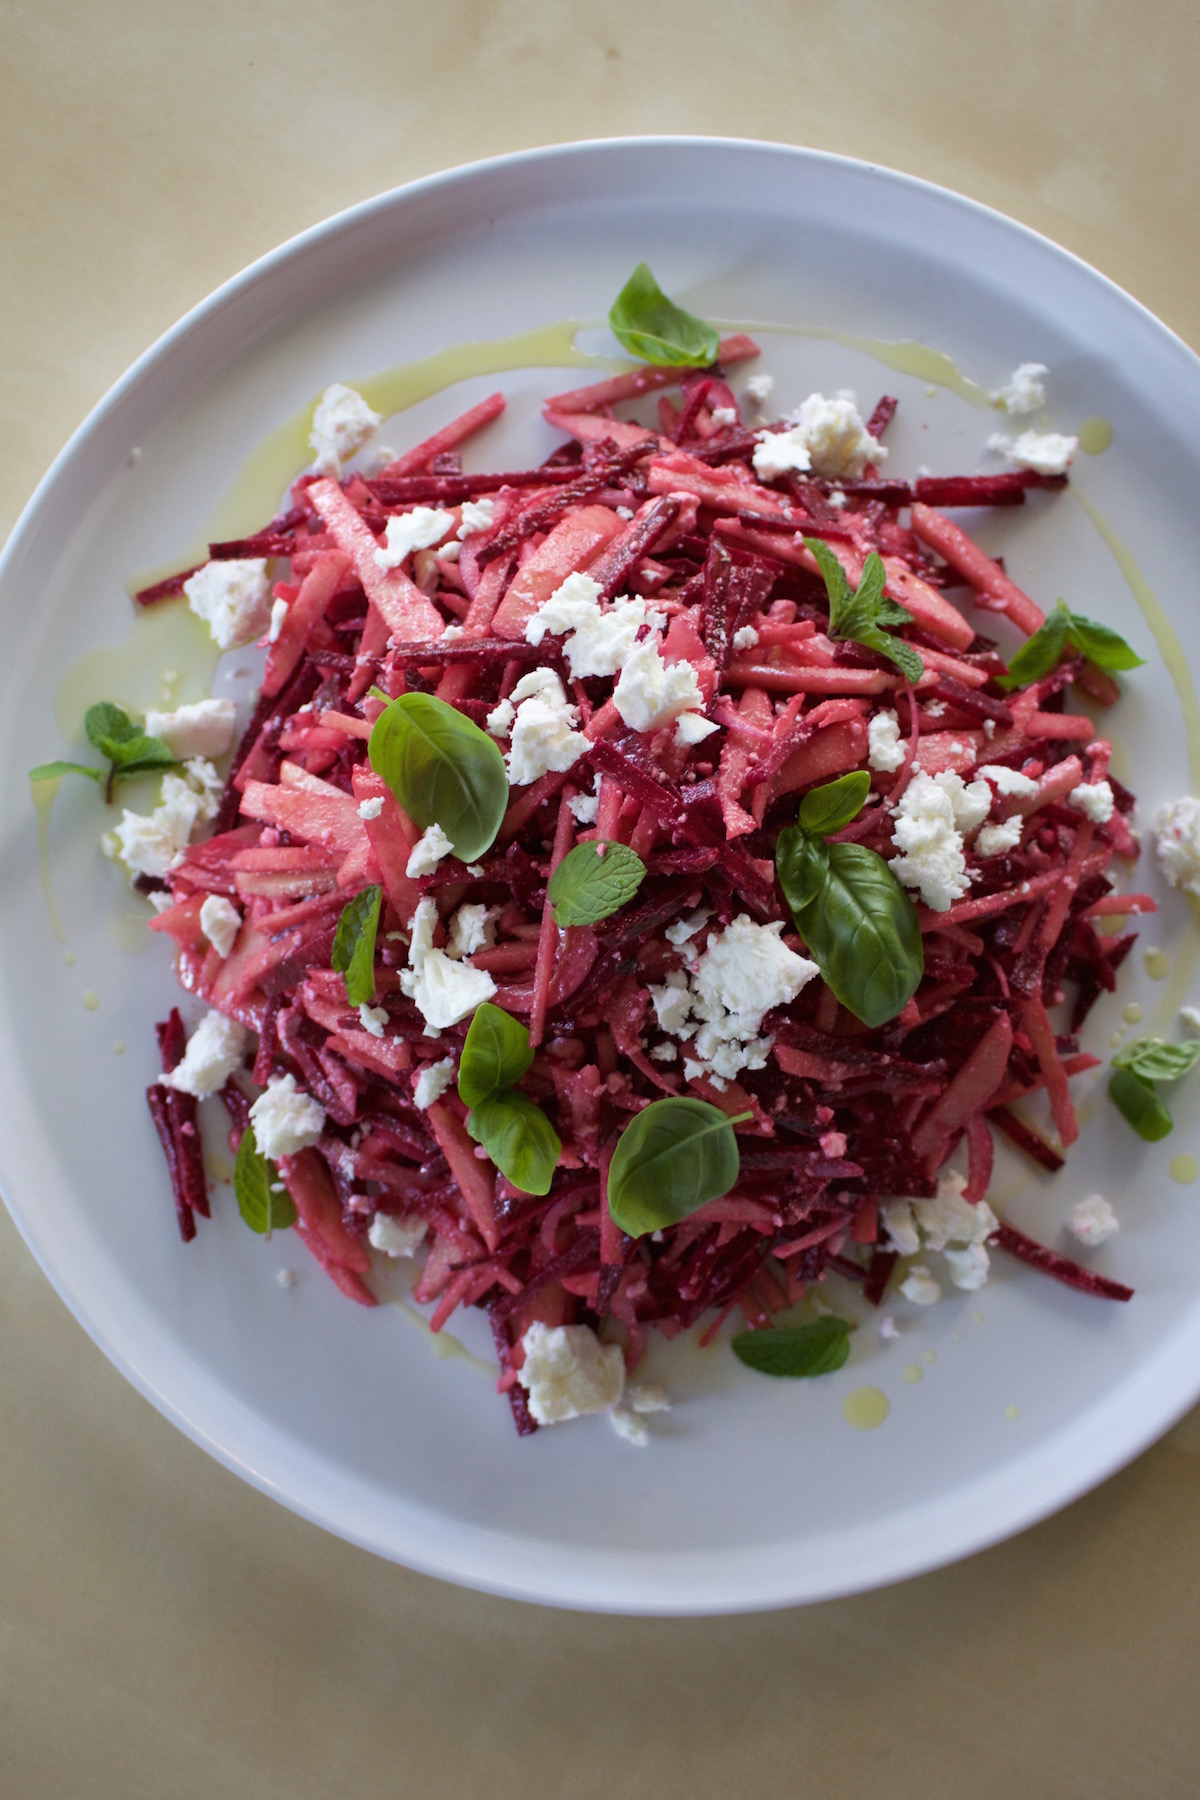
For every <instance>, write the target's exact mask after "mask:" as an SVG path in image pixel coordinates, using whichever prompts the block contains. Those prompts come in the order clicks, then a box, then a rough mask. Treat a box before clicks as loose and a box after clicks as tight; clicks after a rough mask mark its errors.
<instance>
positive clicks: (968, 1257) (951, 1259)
mask: <svg viewBox="0 0 1200 1800" xmlns="http://www.w3.org/2000/svg"><path fill="white" fill-rule="evenodd" d="M943 1254H944V1256H945V1259H946V1262H947V1263H948V1264H949V1267H950V1279H951V1281H952V1282H953V1283H954V1285H955V1287H956V1288H961V1289H962V1290H963V1292H964V1293H966V1294H973V1293H975V1292H976V1290H977V1289H979V1288H981V1287H983V1286H984V1284H985V1282H986V1281H987V1278H988V1273H989V1270H990V1269H991V1262H992V1259H991V1257H990V1256H989V1255H988V1253H987V1246H986V1244H967V1245H965V1246H964V1248H963V1249H961V1250H946V1251H945V1252H944V1253H943Z"/></svg>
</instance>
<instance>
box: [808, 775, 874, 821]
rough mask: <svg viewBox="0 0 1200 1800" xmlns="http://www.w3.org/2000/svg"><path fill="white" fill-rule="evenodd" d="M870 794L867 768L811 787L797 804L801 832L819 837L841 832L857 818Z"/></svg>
mask: <svg viewBox="0 0 1200 1800" xmlns="http://www.w3.org/2000/svg"><path fill="white" fill-rule="evenodd" d="M870 791H871V777H870V775H869V773H868V772H867V770H866V769H854V770H853V771H852V772H851V773H850V774H849V775H839V776H838V778H837V780H836V781H827V782H826V783H825V785H824V787H819V788H813V790H812V792H811V793H810V794H805V796H804V798H803V800H802V801H801V802H800V829H801V831H807V832H811V833H812V834H813V835H814V836H820V837H826V836H828V834H829V833H830V832H831V831H840V830H841V829H842V827H843V826H844V825H849V823H850V821H851V820H852V819H856V818H857V817H858V815H859V813H860V812H861V811H862V808H863V802H864V800H865V799H866V797H867V795H868V794H869V793H870Z"/></svg>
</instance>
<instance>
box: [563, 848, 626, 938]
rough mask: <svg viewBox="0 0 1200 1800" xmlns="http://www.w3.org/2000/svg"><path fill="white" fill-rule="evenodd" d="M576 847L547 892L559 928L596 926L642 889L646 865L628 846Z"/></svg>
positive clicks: (564, 860)
mask: <svg viewBox="0 0 1200 1800" xmlns="http://www.w3.org/2000/svg"><path fill="white" fill-rule="evenodd" d="M600 850H601V844H600V842H597V841H595V840H592V841H590V842H588V843H586V844H576V846H575V848H574V849H573V850H570V851H568V852H567V854H566V856H564V857H563V859H562V861H561V862H560V863H559V865H558V867H557V869H555V871H554V873H553V875H552V876H551V877H550V886H549V889H548V890H547V891H548V892H549V895H550V904H551V905H552V906H553V908H554V923H555V924H556V925H564V926H565V925H595V924H596V923H597V921H598V920H600V919H607V918H609V917H610V915H611V914H612V913H615V912H616V911H617V909H618V907H622V906H624V905H625V903H626V901H627V900H632V899H633V896H634V895H635V894H636V893H637V891H638V889H639V888H640V887H641V885H642V882H643V881H644V880H645V877H646V865H645V863H644V862H643V861H642V859H641V857H640V856H639V855H638V853H637V851H636V850H631V849H630V848H629V845H628V844H615V843H612V842H610V841H609V840H608V839H604V840H603V850H604V854H603V855H601V854H600Z"/></svg>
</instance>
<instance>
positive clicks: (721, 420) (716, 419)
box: [712, 406, 738, 431]
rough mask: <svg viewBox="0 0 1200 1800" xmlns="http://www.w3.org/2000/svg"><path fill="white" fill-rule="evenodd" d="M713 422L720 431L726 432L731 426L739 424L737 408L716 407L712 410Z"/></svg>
mask: <svg viewBox="0 0 1200 1800" xmlns="http://www.w3.org/2000/svg"><path fill="white" fill-rule="evenodd" d="M712 422H713V424H714V425H715V426H716V428H717V430H718V431H724V430H725V429H726V427H727V426H729V425H736V424H737V422H738V415H737V407H736V406H714V407H713V409H712Z"/></svg>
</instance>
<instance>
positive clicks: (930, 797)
mask: <svg viewBox="0 0 1200 1800" xmlns="http://www.w3.org/2000/svg"><path fill="white" fill-rule="evenodd" d="M954 782H957V783H958V788H959V789H961V790H962V792H961V794H960V793H959V792H958V791H957V790H956V789H955V788H954V785H953V783H954ZM981 787H984V784H983V783H982V782H974V781H973V782H972V783H971V784H970V787H969V788H968V787H966V786H965V784H964V783H963V780H962V777H961V776H958V775H956V776H954V777H953V780H952V781H948V780H947V779H946V775H945V774H941V775H926V774H925V772H924V771H923V770H922V771H921V772H920V773H919V774H917V775H914V776H913V778H912V780H911V781H910V782H909V784H908V786H907V787H906V788H905V790H904V793H903V794H902V795H901V797H900V802H899V805H897V806H894V807H893V808H892V817H893V818H894V819H895V821H896V826H895V830H894V831H893V833H892V843H893V844H894V845H895V847H896V849H897V850H899V851H900V852H901V854H900V855H899V856H893V857H892V858H891V859H890V860H889V863H888V867H889V868H890V869H891V871H892V873H893V875H895V877H896V879H897V880H898V881H901V882H903V883H904V885H905V887H911V888H917V889H918V890H919V892H920V895H921V898H922V900H923V901H924V902H925V904H926V906H928V907H930V908H931V909H932V910H933V911H934V912H947V911H948V910H949V909H950V907H951V906H952V905H953V904H954V902H955V901H956V900H958V899H961V897H962V896H963V895H964V894H965V893H966V891H967V888H968V887H969V885H970V882H969V879H968V876H967V862H966V857H965V855H964V854H963V840H962V830H963V829H965V828H966V827H965V826H963V827H960V825H959V820H960V819H962V820H964V821H965V820H966V819H967V818H975V822H976V824H978V822H979V820H978V817H976V814H977V812H978V806H979V804H980V798H979V796H978V795H977V794H973V793H972V790H974V789H977V788H981ZM984 791H985V792H987V790H986V788H985V790H984ZM988 804H989V805H990V804H991V795H990V793H988ZM986 811H987V808H986V807H984V814H986Z"/></svg>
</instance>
